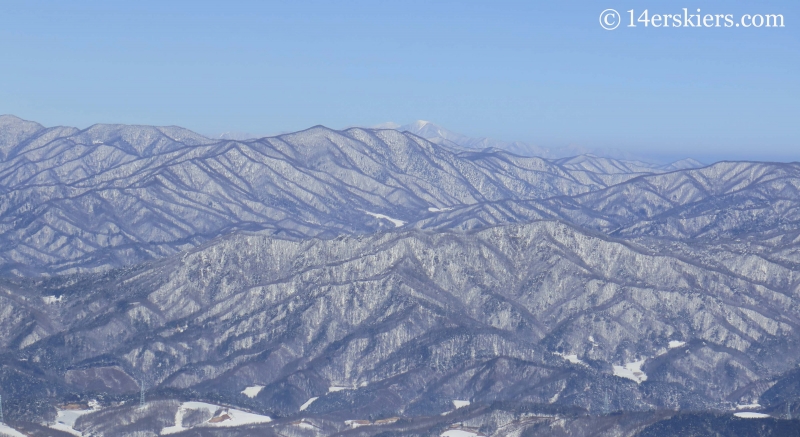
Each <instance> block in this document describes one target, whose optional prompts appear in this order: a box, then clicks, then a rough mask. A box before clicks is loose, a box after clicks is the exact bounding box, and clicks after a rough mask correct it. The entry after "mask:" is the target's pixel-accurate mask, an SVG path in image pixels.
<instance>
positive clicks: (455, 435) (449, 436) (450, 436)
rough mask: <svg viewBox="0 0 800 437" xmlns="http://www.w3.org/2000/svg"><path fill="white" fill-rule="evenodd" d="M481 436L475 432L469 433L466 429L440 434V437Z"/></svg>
mask: <svg viewBox="0 0 800 437" xmlns="http://www.w3.org/2000/svg"><path fill="white" fill-rule="evenodd" d="M479 435H480V434H478V433H477V432H475V431H468V430H466V429H451V430H447V431H445V432H443V433H441V434H439V437H476V436H479Z"/></svg>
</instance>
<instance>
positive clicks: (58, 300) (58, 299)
mask: <svg viewBox="0 0 800 437" xmlns="http://www.w3.org/2000/svg"><path fill="white" fill-rule="evenodd" d="M42 300H44V303H46V304H48V305H49V304H54V303H61V302H63V301H64V295H63V294H62V295H61V296H58V297H55V296H45V297H43V298H42Z"/></svg>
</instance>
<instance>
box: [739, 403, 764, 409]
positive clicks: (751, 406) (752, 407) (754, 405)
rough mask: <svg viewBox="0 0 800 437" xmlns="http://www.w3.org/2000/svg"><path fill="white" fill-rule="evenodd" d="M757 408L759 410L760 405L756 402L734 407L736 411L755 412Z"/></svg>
mask: <svg viewBox="0 0 800 437" xmlns="http://www.w3.org/2000/svg"><path fill="white" fill-rule="evenodd" d="M759 408H761V405H760V404H759V403H757V402H756V403H755V404H744V405H736V409H737V410H757V409H759Z"/></svg>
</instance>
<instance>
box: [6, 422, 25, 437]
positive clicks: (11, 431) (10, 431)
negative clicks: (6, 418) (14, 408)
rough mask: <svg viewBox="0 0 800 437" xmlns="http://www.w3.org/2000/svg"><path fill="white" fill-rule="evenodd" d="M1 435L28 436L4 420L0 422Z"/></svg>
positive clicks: (11, 436)
mask: <svg viewBox="0 0 800 437" xmlns="http://www.w3.org/2000/svg"><path fill="white" fill-rule="evenodd" d="M0 435H7V436H9V437H27V436H26V435H25V434H23V433H21V432H19V431H17V430H16V429H14V428H12V427H10V426H8V425H6V424H4V423H2V422H0Z"/></svg>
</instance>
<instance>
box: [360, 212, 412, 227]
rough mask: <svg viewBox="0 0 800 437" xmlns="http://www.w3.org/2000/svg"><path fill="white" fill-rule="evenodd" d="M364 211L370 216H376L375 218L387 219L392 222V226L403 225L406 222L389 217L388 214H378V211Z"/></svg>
mask: <svg viewBox="0 0 800 437" xmlns="http://www.w3.org/2000/svg"><path fill="white" fill-rule="evenodd" d="M364 212H365V213H367V214H368V215H371V216H373V217H375V218H377V219H384V220H389V221H390V222H392V224H393V225H394V227H396V228H399V227H400V226H403V225H405V224H406V222H404V221H402V220H398V219H394V218H391V217H389V216H388V215H384V214H378V213H375V212H369V211H364Z"/></svg>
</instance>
